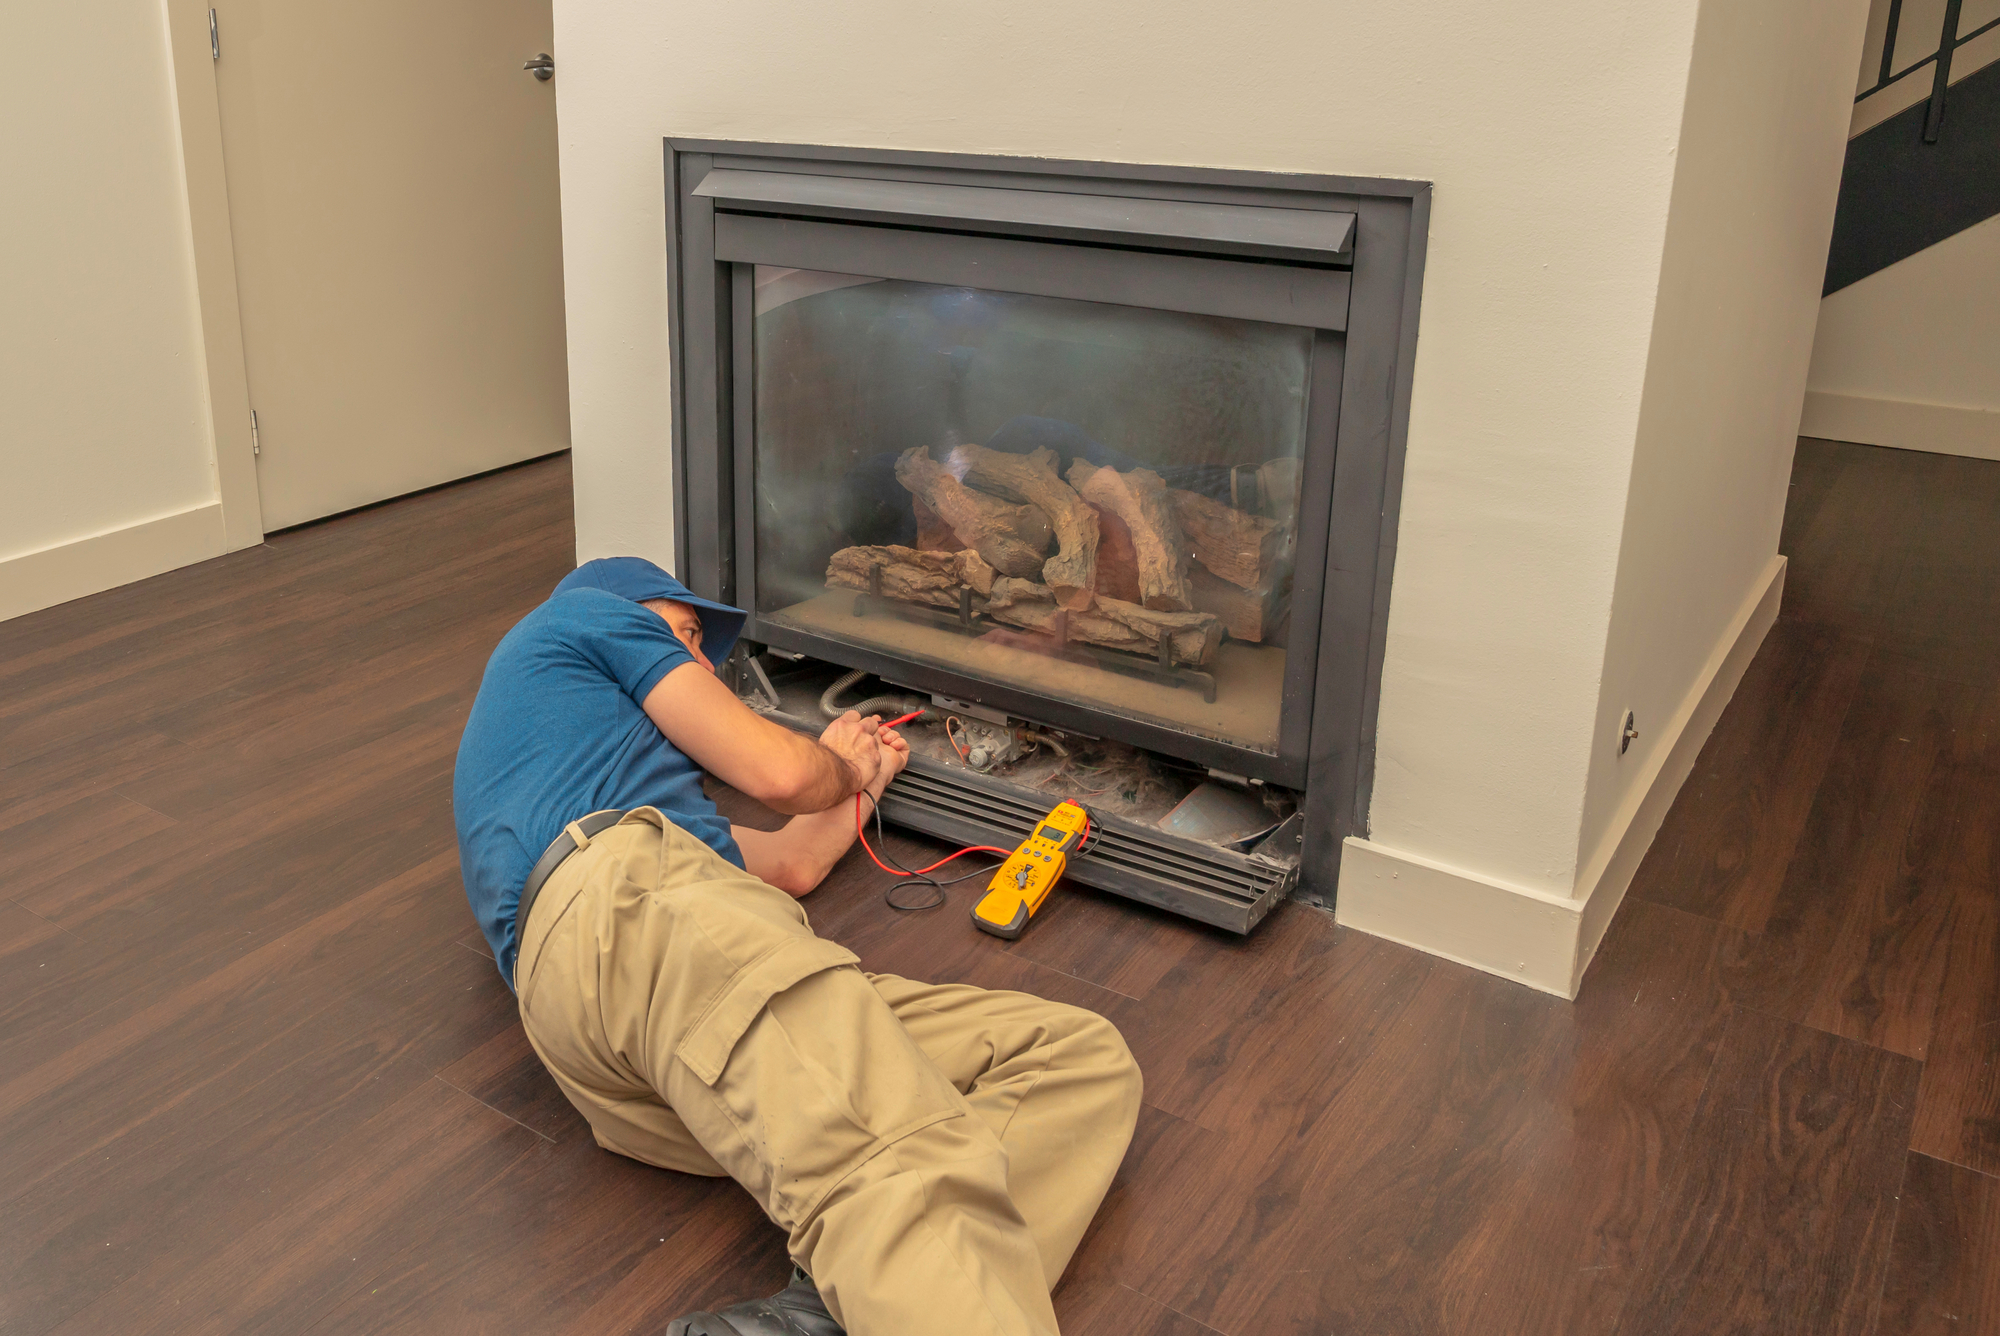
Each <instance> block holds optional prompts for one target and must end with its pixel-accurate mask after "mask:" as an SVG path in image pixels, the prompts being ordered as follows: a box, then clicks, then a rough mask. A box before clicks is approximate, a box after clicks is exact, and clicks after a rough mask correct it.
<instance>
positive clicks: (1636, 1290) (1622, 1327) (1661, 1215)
mask: <svg viewBox="0 0 2000 1336" xmlns="http://www.w3.org/2000/svg"><path fill="white" fill-rule="evenodd" d="M1684 912H1685V911H1684ZM1696 917H1699V915H1697V916H1696ZM1745 1010H1747V1008H1745V1007H1738V1006H1732V1007H1730V1008H1729V1019H1728V1020H1726V1021H1724V1022H1723V1025H1722V1029H1721V1030H1720V1031H1718V1032H1717V1033H1716V1036H1715V1051H1714V1052H1712V1053H1710V1054H1709V1055H1708V1070H1707V1071H1705V1072H1703V1073H1702V1074H1701V1091H1700V1093H1698V1094H1697V1095H1696V1096H1695V1100H1694V1105H1693V1107H1692V1108H1691V1109H1690V1110H1689V1111H1688V1116H1687V1124H1686V1126H1684V1127H1682V1128H1681V1131H1680V1135H1679V1136H1677V1137H1675V1138H1674V1147H1673V1149H1674V1159H1675V1163H1676V1165H1677V1166H1678V1165H1681V1164H1683V1163H1684V1162H1685V1160H1686V1152H1687V1147H1688V1141H1689V1139H1690V1138H1691V1137H1693V1135H1694V1132H1695V1129H1696V1128H1697V1127H1699V1126H1701V1115H1702V1111H1703V1110H1704V1109H1705V1108H1707V1106H1708V1098H1709V1094H1710V1092H1711V1091H1712V1090H1713V1089H1714V1086H1715V1069H1716V1065H1717V1063H1718V1062H1720V1060H1721V1058H1722V1050H1723V1045H1724V1044H1726V1043H1728V1042H1729V1033H1730V1031H1732V1030H1734V1029H1735V1028H1736V1017H1737V1015H1738V1013H1740V1012H1742V1011H1745ZM1677 1177H1678V1172H1676V1173H1670V1174H1668V1175H1666V1176H1665V1177H1664V1178H1663V1179H1662V1180H1661V1183H1660V1186H1659V1189H1658V1195H1657V1198H1656V1200H1655V1202H1654V1205H1655V1207H1656V1208H1660V1209H1655V1211H1654V1212H1653V1223H1652V1224H1650V1225H1648V1226H1647V1227H1646V1237H1645V1238H1643V1239H1641V1240H1640V1241H1639V1244H1638V1246H1637V1247H1636V1248H1634V1249H1633V1250H1632V1263H1631V1265H1632V1285H1631V1287H1630V1288H1629V1289H1628V1290H1627V1291H1626V1293H1625V1299H1624V1302H1622V1303H1620V1304H1619V1305H1618V1318H1617V1320H1616V1321H1615V1322H1613V1323H1612V1324H1611V1331H1610V1332H1609V1333H1608V1336H1619V1333H1621V1332H1624V1331H1626V1330H1628V1326H1627V1324H1628V1322H1629V1321H1630V1320H1631V1318H1632V1316H1633V1313H1632V1305H1633V1304H1634V1303H1635V1302H1636V1301H1637V1298H1638V1296H1639V1295H1640V1294H1641V1293H1643V1292H1644V1291H1643V1288H1642V1286H1641V1284H1640V1281H1641V1280H1642V1279H1643V1277H1644V1276H1645V1273H1646V1268H1647V1265H1648V1263H1649V1262H1650V1260H1651V1258H1652V1252H1653V1240H1654V1237H1655V1236H1656V1235H1658V1234H1659V1232H1660V1231H1661V1230H1662V1229H1665V1228H1667V1227H1668V1223H1667V1217H1668V1214H1669V1212H1668V1211H1666V1210H1665V1209H1664V1208H1665V1207H1666V1205H1667V1204H1668V1201H1669V1199H1670V1197H1671V1195H1672V1193H1673V1190H1674V1184H1675V1180H1676V1178H1677Z"/></svg>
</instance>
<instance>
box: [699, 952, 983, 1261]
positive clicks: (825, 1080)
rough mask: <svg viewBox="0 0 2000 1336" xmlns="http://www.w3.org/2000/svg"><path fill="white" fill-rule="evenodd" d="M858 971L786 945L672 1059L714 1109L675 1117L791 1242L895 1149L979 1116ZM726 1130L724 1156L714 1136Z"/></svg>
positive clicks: (734, 986) (747, 973)
mask: <svg viewBox="0 0 2000 1336" xmlns="http://www.w3.org/2000/svg"><path fill="white" fill-rule="evenodd" d="M857 963H858V962H857V960H856V958H855V956H854V955H853V953H852V952H849V951H847V950H845V949H843V948H841V947H837V946H834V945H832V944H831V943H828V942H823V941H821V940H820V939H818V938H813V937H800V938H795V939H794V940H793V941H791V942H788V943H786V944H784V945H782V946H779V947H776V948H774V949H773V950H772V951H770V952H768V953H767V954H766V955H764V956H762V957H760V958H758V959H757V960H756V961H754V962H752V963H751V964H750V965H748V966H745V967H744V968H743V969H741V970H739V971H738V972H737V974H736V975H735V977H733V978H732V979H731V980H730V982H729V985H728V986H727V987H726V988H724V989H723V991H722V993H721V994H720V995H719V996H718V997H717V998H716V999H715V1001H714V1002H713V1003H712V1004H711V1005H710V1006H708V1007H707V1008H706V1009H705V1010H704V1011H703V1013H702V1016H701V1019H700V1020H699V1021H698V1022H697V1023H696V1024H695V1025H694V1026H693V1027H692V1028H691V1029H690V1030H689V1032H688V1033H687V1035H686V1036H685V1037H684V1038H683V1040H682V1041H681V1044H680V1046H679V1047H678V1048H677V1049H676V1050H675V1056H676V1057H677V1058H678V1059H679V1061H680V1064H681V1065H682V1066H683V1067H684V1068H685V1069H686V1071H687V1072H688V1074H689V1075H691V1076H693V1077H694V1078H696V1079H697V1080H699V1081H700V1082H701V1085H702V1087H703V1088H702V1089H701V1090H700V1091H699V1094H698V1096H697V1099H698V1101H699V1103H700V1104H701V1105H703V1106H704V1107H703V1108H702V1109H700V1110H696V1109H695V1108H693V1107H692V1105H693V1104H694V1103H695V1102H696V1101H695V1100H678V1101H676V1102H675V1107H676V1108H684V1107H685V1109H686V1111H685V1112H684V1113H683V1115H682V1116H683V1117H684V1118H687V1120H688V1125H689V1127H690V1128H694V1129H695V1130H696V1132H697V1134H698V1135H702V1136H703V1144H704V1146H706V1147H707V1148H708V1149H709V1151H710V1152H711V1153H712V1154H715V1157H716V1159H717V1160H718V1161H720V1162H721V1163H722V1165H723V1167H724V1168H725V1169H727V1170H728V1171H729V1174H730V1176H731V1177H732V1178H734V1179H736V1181H737V1182H739V1183H741V1184H742V1185H743V1186H744V1187H745V1188H747V1189H748V1190H749V1191H750V1193H751V1195H752V1196H754V1197H756V1198H757V1200H758V1203H759V1204H760V1205H762V1206H763V1208H764V1211H765V1213H766V1214H767V1215H769V1216H770V1217H771V1219H772V1220H774V1221H776V1222H777V1223H778V1224H779V1225H781V1226H783V1227H784V1228H785V1229H787V1230H792V1231H796V1230H798V1229H800V1228H802V1227H803V1226H804V1225H805V1224H806V1223H807V1222H808V1221H810V1220H811V1219H812V1218H813V1216H814V1215H815V1214H816V1213H817V1212H818V1210H819V1209H820V1206H821V1204H822V1203H823V1202H824V1201H825V1200H826V1197H827V1195H828V1194H829V1193H830V1192H832V1191H833V1190H834V1189H835V1188H836V1187H837V1186H838V1185H839V1184H840V1183H841V1181H842V1180H844V1179H845V1178H846V1177H847V1176H848V1175H849V1174H852V1173H853V1172H854V1171H855V1170H856V1169H858V1168H859V1167H860V1166H861V1165H863V1164H866V1163H867V1162H868V1161H869V1160H870V1159H871V1158H873V1157H874V1156H875V1155H877V1154H879V1153H880V1152H881V1151H882V1150H883V1149H884V1148H885V1147H888V1146H891V1145H894V1144H895V1143H896V1142H898V1141H900V1140H902V1139H903V1138H905V1137H908V1136H911V1135H913V1134H915V1133H917V1132H919V1131H921V1130H922V1129H924V1128H926V1127H929V1126H931V1125H933V1124H935V1123H938V1122H942V1121H944V1120H946V1119H953V1118H962V1117H965V1118H969V1117H971V1111H970V1109H969V1107H968V1106H967V1105H966V1103H965V1100H964V1097H963V1096H961V1095H960V1094H959V1093H958V1091H957V1090H955V1089H953V1088H952V1085H951V1083H950V1082H949V1081H947V1080H946V1079H945V1078H944V1075H943V1074H942V1073H941V1072H939V1071H938V1070H937V1067H936V1066H935V1065H934V1064H933V1063H932V1062H931V1061H930V1059H929V1058H928V1057H926V1056H925V1054H924V1052H923V1050H922V1049H920V1048H918V1047H917V1045H916V1042H915V1041H914V1040H912V1039H911V1038H910V1036H909V1032H908V1031H906V1030H905V1029H904V1028H903V1025H902V1022H901V1021H899V1020H897V1019H896V1015H895V1013H894V1012H893V1011H891V1010H890V1009H889V1006H888V1004H887V1003H885V1002H884V1001H883V1000H882V998H881V996H880V995H879V994H877V993H876V991H875V988H874V985H873V984H871V983H869V981H868V979H867V977H866V976H865V975H863V974H862V973H861V971H860V970H859V969H855V968H849V967H850V966H853V965H855V964H857ZM685 1093H686V1094H688V1095H690V1096H695V1095H696V1092H695V1091H692V1090H690V1091H687V1092H685ZM710 1118H714V1119H717V1120H719V1121H718V1122H715V1123H710V1122H709V1121H708V1120H709V1119H710ZM697 1121H700V1122H702V1123H703V1125H704V1127H706V1128H707V1129H708V1131H707V1132H704V1131H703V1128H701V1127H696V1123H697ZM974 1121H977V1120H976V1119H975V1120H974ZM723 1122H726V1123H727V1125H728V1127H729V1129H730V1135H729V1136H728V1138H727V1144H726V1145H724V1144H723V1143H721V1142H715V1141H713V1140H712V1135H711V1134H712V1133H714V1132H716V1131H719V1130H720V1125H721V1123H723ZM982 1130H983V1129H982Z"/></svg>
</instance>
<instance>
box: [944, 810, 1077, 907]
mask: <svg viewBox="0 0 2000 1336" xmlns="http://www.w3.org/2000/svg"><path fill="white" fill-rule="evenodd" d="M1089 830H1090V814H1089V813H1088V812H1086V811H1084V810H1083V808H1081V807H1079V806H1077V804H1075V803H1072V802H1064V803H1058V804H1057V805H1056V807H1055V810H1054V811H1052V812H1050V813H1049V814H1048V815H1047V816H1045V817H1043V818H1042V819H1041V821H1040V822H1039V823H1038V824H1037V825H1036V826H1035V831H1034V833H1033V834H1032V835H1030V836H1028V838H1027V839H1025V840H1023V841H1021V847H1020V848H1018V849H1016V850H1014V852H1013V853H1011V854H1009V855H1008V856H1007V861H1006V862H1004V863H1002V864H1001V865H1000V866H999V867H997V868H995V869H994V871H993V880H992V881H989V882H987V883H986V894H985V895H984V896H982V897H981V898H980V901H979V903H978V904H976V905H974V906H973V907H972V921H973V922H974V923H976V924H978V925H979V926H980V927H981V928H982V929H984V930H985V931H987V932H990V933H992V934H993V935H994V936H995V937H1005V938H1008V939H1010V940H1011V939H1013V938H1015V937H1019V936H1020V935H1021V932H1022V930H1023V929H1024V928H1026V927H1027V926H1028V920H1029V919H1030V918H1033V917H1034V914H1035V911H1036V910H1038V909H1040V908H1041V907H1042V902H1043V901H1044V900H1047V899H1048V898H1049V892H1050V891H1052V890H1054V889H1055V887H1056V882H1057V880H1058V879H1059V878H1061V876H1062V874H1063V867H1064V865H1065V864H1067V862H1068V861H1069V855H1070V854H1073V853H1075V852H1076V847H1077V846H1078V845H1079V844H1082V843H1083V837H1084V835H1085V834H1086V833H1088V832H1089Z"/></svg>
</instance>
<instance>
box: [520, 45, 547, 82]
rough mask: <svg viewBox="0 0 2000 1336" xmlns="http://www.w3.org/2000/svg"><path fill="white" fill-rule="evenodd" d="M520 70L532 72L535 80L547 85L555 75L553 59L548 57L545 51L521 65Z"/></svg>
mask: <svg viewBox="0 0 2000 1336" xmlns="http://www.w3.org/2000/svg"><path fill="white" fill-rule="evenodd" d="M521 68H522V69H524V70H530V71H533V73H534V76H535V77H536V78H537V79H540V80H541V81H542V82H543V83H547V82H548V81H549V80H550V79H553V78H555V75H556V62H555V58H554V57H552V56H551V55H549V53H548V52H546V51H544V52H542V53H541V54H540V55H538V56H536V57H535V58H534V59H533V60H531V61H529V62H528V63H527V64H525V65H523V66H522V67H521Z"/></svg>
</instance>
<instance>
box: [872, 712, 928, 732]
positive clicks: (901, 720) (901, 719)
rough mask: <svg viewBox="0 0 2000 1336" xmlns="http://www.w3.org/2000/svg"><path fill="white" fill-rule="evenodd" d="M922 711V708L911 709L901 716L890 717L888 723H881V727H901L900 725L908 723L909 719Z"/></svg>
mask: <svg viewBox="0 0 2000 1336" xmlns="http://www.w3.org/2000/svg"><path fill="white" fill-rule="evenodd" d="M922 713H923V711H922V710H911V711H910V712H909V713H908V714H906V715H902V716H900V717H898V718H895V719H891V720H890V721H889V722H888V723H886V724H884V725H882V727H884V728H901V727H902V726H903V725H904V724H907V723H909V722H910V720H912V719H914V718H916V717H917V716H918V715H920V714H922Z"/></svg>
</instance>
